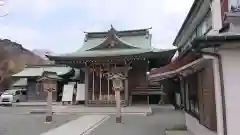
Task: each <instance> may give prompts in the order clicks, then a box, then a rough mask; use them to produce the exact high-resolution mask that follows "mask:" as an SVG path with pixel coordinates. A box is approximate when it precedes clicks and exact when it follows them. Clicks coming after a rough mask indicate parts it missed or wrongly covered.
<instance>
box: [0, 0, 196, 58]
mask: <svg viewBox="0 0 240 135" xmlns="http://www.w3.org/2000/svg"><path fill="white" fill-rule="evenodd" d="M192 3H193V0H7V2H6V4H5V6H4V8H2V9H1V10H0V13H1V14H4V13H6V12H7V13H8V15H7V16H5V17H3V18H0V37H1V38H8V39H11V40H13V41H15V42H18V43H20V44H22V45H23V46H24V47H25V48H28V49H30V50H32V49H49V50H51V51H53V52H55V53H66V52H72V51H75V50H76V49H78V48H80V47H81V46H82V43H83V36H84V33H83V31H107V30H108V29H109V28H110V25H111V24H112V25H113V26H114V28H115V29H117V30H127V29H138V28H149V27H152V30H151V33H152V34H153V40H152V43H153V46H154V47H157V48H163V49H166V48H171V47H172V42H173V39H174V38H175V36H176V34H177V32H178V30H179V29H180V27H181V25H182V22H183V20H184V19H185V17H186V14H187V13H188V11H189V9H190V7H191V5H192Z"/></svg>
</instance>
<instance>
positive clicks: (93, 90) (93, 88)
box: [92, 64, 95, 100]
mask: <svg viewBox="0 0 240 135" xmlns="http://www.w3.org/2000/svg"><path fill="white" fill-rule="evenodd" d="M92 77H93V80H92V81H93V83H92V85H93V86H92V100H95V66H94V64H93V76H92Z"/></svg>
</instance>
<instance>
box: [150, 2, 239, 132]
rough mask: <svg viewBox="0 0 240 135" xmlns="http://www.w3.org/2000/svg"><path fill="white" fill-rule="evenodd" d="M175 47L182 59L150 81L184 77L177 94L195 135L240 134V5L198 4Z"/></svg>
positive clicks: (152, 75) (188, 127)
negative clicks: (239, 79)
mask: <svg viewBox="0 0 240 135" xmlns="http://www.w3.org/2000/svg"><path fill="white" fill-rule="evenodd" d="M173 44H174V45H175V46H177V47H178V53H179V56H178V58H176V59H175V60H174V61H173V62H172V63H170V64H169V65H167V66H165V67H164V69H163V67H160V68H159V69H155V70H153V71H152V72H151V73H150V80H152V81H160V80H162V79H169V78H172V77H176V76H177V77H178V78H179V79H180V82H181V88H180V89H181V92H180V93H177V95H181V106H182V107H183V108H184V110H185V116H186V126H187V129H188V130H189V131H191V132H193V133H194V134H195V135H237V134H239V133H238V131H239V124H238V122H239V121H240V116H239V114H240V107H239V106H237V105H236V104H237V103H238V102H240V98H239V95H240V91H239V89H240V85H239V84H238V78H239V76H240V70H239V69H240V61H239V59H240V1H239V0H195V2H194V4H193V5H192V8H191V10H190V12H189V13H188V15H187V18H186V20H185V21H184V23H183V25H182V27H181V29H180V31H179V33H178V34H177V36H176V38H175V40H174V43H173ZM167 67H169V68H167ZM161 69H162V70H161Z"/></svg>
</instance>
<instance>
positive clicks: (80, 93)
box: [76, 83, 85, 101]
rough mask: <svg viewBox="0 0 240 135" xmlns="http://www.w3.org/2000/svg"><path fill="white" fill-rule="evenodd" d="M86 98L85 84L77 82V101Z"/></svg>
mask: <svg viewBox="0 0 240 135" xmlns="http://www.w3.org/2000/svg"><path fill="white" fill-rule="evenodd" d="M84 100H85V84H84V83H83V84H77V96H76V101H84Z"/></svg>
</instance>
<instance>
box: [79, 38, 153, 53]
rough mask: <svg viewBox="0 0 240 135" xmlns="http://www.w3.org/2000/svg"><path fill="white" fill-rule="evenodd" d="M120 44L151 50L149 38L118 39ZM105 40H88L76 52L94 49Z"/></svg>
mask: <svg viewBox="0 0 240 135" xmlns="http://www.w3.org/2000/svg"><path fill="white" fill-rule="evenodd" d="M119 39H120V40H121V41H122V42H125V43H126V44H129V45H131V46H133V47H137V48H142V49H149V48H151V38H150V37H148V38H147V37H146V36H125V37H119ZM104 40H106V38H90V39H88V40H87V41H85V42H84V43H83V46H82V47H81V48H80V49H79V50H77V52H81V51H86V50H89V49H91V48H94V47H96V46H98V45H99V44H101V43H102V42H104Z"/></svg>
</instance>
